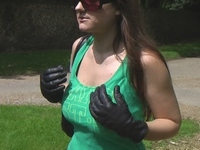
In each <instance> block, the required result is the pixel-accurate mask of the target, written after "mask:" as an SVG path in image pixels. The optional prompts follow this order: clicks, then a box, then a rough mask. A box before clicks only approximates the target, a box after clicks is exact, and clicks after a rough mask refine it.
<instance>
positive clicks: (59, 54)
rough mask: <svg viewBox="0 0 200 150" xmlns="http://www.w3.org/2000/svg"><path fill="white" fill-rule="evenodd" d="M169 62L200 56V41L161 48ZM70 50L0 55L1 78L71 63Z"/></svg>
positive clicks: (36, 72) (34, 72) (29, 73)
mask: <svg viewBox="0 0 200 150" xmlns="http://www.w3.org/2000/svg"><path fill="white" fill-rule="evenodd" d="M159 49H160V51H161V53H162V54H163V55H164V57H165V58H166V59H167V60H170V59H177V58H181V57H196V56H198V57H199V56H200V39H198V40H194V41H190V42H182V43H177V44H168V45H162V46H160V47H159ZM69 57H70V50H50V51H30V52H3V53H0V76H13V75H32V74H38V73H41V72H42V71H44V69H46V68H49V67H54V66H57V65H63V66H64V67H66V66H67V65H68V62H69Z"/></svg>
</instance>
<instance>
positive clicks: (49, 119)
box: [0, 105, 69, 150]
mask: <svg viewBox="0 0 200 150" xmlns="http://www.w3.org/2000/svg"><path fill="white" fill-rule="evenodd" d="M60 114H61V113H60V108H58V107H50V106H3V105H0V131H1V133H0V149H1V150H63V149H65V148H66V145H67V143H68V141H69V138H68V137H67V136H66V135H65V134H64V133H63V132H62V130H61V126H60V118H61V115H60Z"/></svg>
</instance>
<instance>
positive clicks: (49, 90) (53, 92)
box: [41, 85, 65, 96]
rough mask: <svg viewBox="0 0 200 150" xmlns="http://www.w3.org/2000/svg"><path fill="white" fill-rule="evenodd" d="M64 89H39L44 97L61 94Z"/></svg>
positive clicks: (63, 87) (62, 87) (61, 87)
mask: <svg viewBox="0 0 200 150" xmlns="http://www.w3.org/2000/svg"><path fill="white" fill-rule="evenodd" d="M64 89H65V86H64V85H61V86H58V87H56V88H54V89H46V88H41V91H42V93H43V95H44V94H45V95H46V94H47V93H48V95H49V96H50V95H55V94H57V93H61V92H63V90H64Z"/></svg>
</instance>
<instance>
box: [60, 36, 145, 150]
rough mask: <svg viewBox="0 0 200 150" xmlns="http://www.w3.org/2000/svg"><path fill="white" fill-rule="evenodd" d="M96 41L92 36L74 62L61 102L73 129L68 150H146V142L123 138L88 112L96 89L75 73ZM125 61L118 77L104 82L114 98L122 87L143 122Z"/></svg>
mask: <svg viewBox="0 0 200 150" xmlns="http://www.w3.org/2000/svg"><path fill="white" fill-rule="evenodd" d="M93 40H94V38H93V37H90V38H89V39H88V40H87V42H86V43H85V44H84V45H83V46H82V47H81V48H80V50H79V52H78V53H77V55H76V58H75V59H74V63H73V66H72V70H71V75H70V80H69V84H68V86H67V88H66V90H65V94H64V97H63V102H62V112H63V114H64V116H65V117H66V119H67V120H69V121H70V122H71V123H72V124H73V126H74V135H73V136H72V138H71V141H70V143H69V145H68V148H67V149H68V150H144V149H145V147H144V145H143V143H142V142H141V143H138V144H136V143H134V142H132V141H131V140H129V139H128V138H122V137H120V136H118V135H117V134H116V133H115V132H113V131H111V130H109V129H106V128H104V127H103V126H101V125H100V124H98V123H97V122H96V121H95V120H94V118H93V117H92V116H91V114H90V111H89V102H90V93H91V92H93V91H94V90H95V88H96V87H91V86H85V85H83V84H82V83H80V82H79V80H78V79H77V76H76V73H77V71H78V67H79V64H80V63H81V60H82V59H83V57H84V55H85V53H86V51H87V50H88V48H89V47H90V45H91V44H92V42H93ZM126 62H127V60H126V58H125V59H124V60H123V62H122V63H121V65H120V67H119V68H118V69H117V71H116V72H115V74H114V75H113V76H112V77H111V78H110V79H109V80H108V81H107V82H105V83H104V84H105V86H106V91H107V93H108V94H109V95H110V97H112V101H113V102H115V100H114V97H113V90H114V87H115V86H116V85H119V86H120V91H121V93H122V94H123V96H124V98H125V101H126V103H127V104H128V107H129V110H130V112H131V113H132V115H133V116H134V118H135V119H137V120H144V117H143V109H142V108H143V107H142V104H141V101H140V100H139V98H138V96H137V94H136V91H135V90H134V89H133V88H132V86H131V85H130V82H129V80H128V71H127V63H126Z"/></svg>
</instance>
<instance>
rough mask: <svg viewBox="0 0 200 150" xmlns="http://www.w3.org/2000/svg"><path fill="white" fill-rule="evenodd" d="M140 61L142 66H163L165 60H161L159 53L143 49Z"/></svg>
mask: <svg viewBox="0 0 200 150" xmlns="http://www.w3.org/2000/svg"><path fill="white" fill-rule="evenodd" d="M141 62H142V64H143V66H144V67H156V66H165V67H166V63H165V60H163V59H162V58H161V57H160V56H159V55H156V54H155V53H152V52H150V51H143V52H142V54H141Z"/></svg>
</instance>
